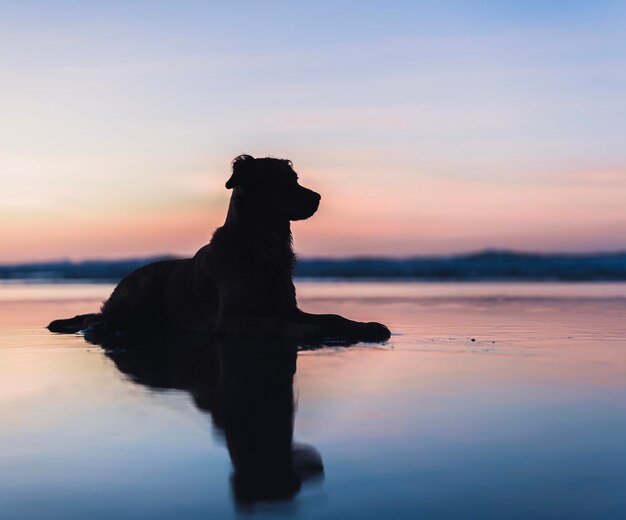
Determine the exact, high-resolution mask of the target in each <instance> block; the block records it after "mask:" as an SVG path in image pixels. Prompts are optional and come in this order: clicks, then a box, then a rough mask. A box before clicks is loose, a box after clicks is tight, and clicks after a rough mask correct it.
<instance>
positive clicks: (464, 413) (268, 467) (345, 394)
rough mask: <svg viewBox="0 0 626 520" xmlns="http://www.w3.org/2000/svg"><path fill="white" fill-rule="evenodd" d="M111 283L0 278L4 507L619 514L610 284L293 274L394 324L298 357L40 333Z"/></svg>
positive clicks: (625, 433)
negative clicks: (383, 335)
mask: <svg viewBox="0 0 626 520" xmlns="http://www.w3.org/2000/svg"><path fill="white" fill-rule="evenodd" d="M110 290H111V287H110V286H103V285H20V284H5V285H0V518H2V519H3V520H8V519H22V518H45V519H48V518H49V519H57V518H58V519H71V518H89V519H100V518H107V519H108V518H113V517H114V518H118V519H126V518H129V519H130V518H133V519H136V518H185V519H187V518H189V519H193V518H213V519H222V518H225V519H226V518H232V517H244V516H254V517H258V518H291V517H297V518H325V519H329V518H330V519H332V518H338V519H339V518H341V519H344V518H359V519H367V518H389V519H392V518H393V519H402V518H412V519H414V518H428V519H439V518H446V519H447V518H451V519H452V518H454V519H461V518H462V519H470V518H480V519H484V518H498V519H502V518H507V519H515V518H524V519H527V518H533V519H542V518H546V519H548V518H550V519H552V518H558V519H561V518H563V519H577V518H581V519H582V518H584V519H590V518H593V519H623V518H626V312H625V311H626V285H624V284H579V285H566V284H504V285H503V284H461V285H452V284H446V285H444V284H419V283H405V284H395V283H394V284H385V283H367V284H361V283H349V284H342V283H312V282H302V283H300V284H299V287H298V291H299V300H300V303H301V306H302V307H303V308H304V309H305V310H309V311H312V312H328V311H334V312H339V313H341V314H344V315H347V316H349V317H353V318H355V319H362V320H377V321H382V322H385V323H387V324H389V326H390V328H391V329H392V331H393V333H394V335H393V336H392V338H391V340H390V341H389V342H388V343H387V344H386V345H358V346H355V347H350V348H339V347H334V348H324V349H321V350H314V351H300V352H298V353H297V355H296V352H295V351H293V350H291V349H288V348H286V349H284V350H282V351H279V352H276V351H272V352H270V353H268V352H267V351H266V350H267V346H265V345H264V346H262V347H261V346H259V345H257V344H255V343H254V342H248V343H247V344H246V345H243V346H242V345H241V344H235V345H232V344H222V343H215V342H210V341H209V340H206V339H198V338H163V341H162V342H157V343H158V346H153V349H152V350H150V349H149V348H148V352H147V353H146V352H145V351H141V352H139V351H129V350H127V351H121V352H120V351H115V352H106V351H104V350H103V349H101V348H100V347H96V346H93V345H90V344H88V343H86V342H85V341H84V339H83V338H82V337H80V336H62V335H53V334H50V333H48V332H47V331H46V330H45V329H43V326H44V325H45V324H46V323H47V322H48V321H50V320H51V319H53V318H57V317H64V316H72V315H74V314H76V313H79V312H89V311H91V310H93V309H95V308H96V307H97V306H98V303H99V302H100V301H101V300H102V299H103V298H105V297H106V296H107V295H108V293H109V292H110ZM157 343H155V345H157ZM269 497H273V498H274V500H267V498H269Z"/></svg>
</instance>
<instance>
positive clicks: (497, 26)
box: [0, 2, 626, 262]
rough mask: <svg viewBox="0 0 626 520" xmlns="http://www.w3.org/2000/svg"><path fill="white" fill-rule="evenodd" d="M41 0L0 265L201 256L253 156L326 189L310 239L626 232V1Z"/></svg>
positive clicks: (586, 245) (13, 144)
mask: <svg viewBox="0 0 626 520" xmlns="http://www.w3.org/2000/svg"><path fill="white" fill-rule="evenodd" d="M28 5H29V4H28V2H25V3H24V4H22V3H17V4H14V5H11V6H7V7H3V8H2V9H3V12H2V13H0V14H2V18H3V20H6V21H7V22H8V24H7V28H6V30H4V31H3V32H2V36H1V38H2V41H3V42H4V43H5V45H4V48H5V49H10V52H9V51H7V52H4V53H2V52H0V84H2V93H1V95H0V113H2V118H0V180H1V181H2V184H1V187H2V190H0V219H1V222H2V224H1V225H0V262H17V261H30V260H50V259H59V258H72V259H82V258H95V257H136V256H144V255H152V254H164V253H173V254H181V255H189V254H192V253H193V252H194V251H195V250H197V249H198V248H199V247H200V246H202V245H203V244H205V243H206V242H207V241H208V239H209V237H210V235H211V233H212V232H213V230H214V229H215V228H216V227H217V226H219V225H221V224H222V222H223V219H224V215H225V212H226V208H227V203H228V196H229V193H228V192H227V190H225V188H224V182H225V180H226V179H227V178H228V175H229V163H230V161H231V159H232V158H233V157H235V156H236V155H239V154H241V153H249V154H252V155H255V156H266V155H272V156H276V157H283V158H289V159H291V160H292V161H293V162H294V165H295V167H296V170H297V171H298V172H299V174H300V177H301V179H302V182H303V184H305V185H308V186H310V187H311V188H313V189H316V190H318V191H320V192H321V193H322V196H323V200H322V205H321V207H320V211H319V212H318V214H317V215H315V216H314V217H313V218H312V219H311V220H310V221H307V222H303V223H298V224H297V225H295V226H294V235H295V245H296V250H297V252H298V253H299V254H301V255H302V256H349V255H389V256H406V255H413V254H416V255H419V254H443V253H457V252H467V251H475V250H479V249H483V248H512V249H518V250H532V251H572V252H573V251H576V252H577V251H598V250H601V251H609V250H625V249H626V238H625V234H624V229H626V147H624V142H626V124H625V123H624V121H626V98H625V94H624V93H625V92H626V72H625V71H626V51H625V50H624V49H626V42H625V41H624V39H625V36H624V31H623V30H621V25H620V24H621V22H622V21H623V20H624V19H625V18H626V17H625V16H624V12H623V9H621V8H619V7H618V6H613V7H610V6H608V5H607V6H600V5H599V4H594V5H592V4H589V5H587V6H581V5H578V4H577V5H574V4H571V5H569V4H567V3H563V4H562V5H561V4H559V6H558V8H557V6H554V7H553V8H550V9H548V8H546V9H539V8H535V7H532V6H528V5H526V4H525V3H524V4H523V5H522V4H520V5H519V6H518V5H517V4H516V3H510V4H509V3H507V5H506V7H504V6H501V7H497V6H492V7H490V8H489V9H486V8H485V9H482V10H481V9H476V8H473V7H471V6H469V4H468V6H464V5H465V4H462V3H461V4H459V5H455V6H454V7H449V8H448V9H447V10H445V12H440V10H439V8H437V7H433V6H430V7H426V6H425V5H422V4H419V3H403V2H400V3H398V4H397V5H396V6H395V7H394V8H393V9H389V10H387V11H385V16H383V17H382V18H381V13H380V12H379V10H377V8H375V5H374V4H372V5H370V4H369V3H367V2H366V3H359V9H345V10H341V9H337V8H335V9H331V7H329V6H318V7H316V8H315V9H313V8H312V7H310V6H309V7H304V6H301V7H298V8H296V7H293V8H286V7H285V6H282V7H281V6H274V5H273V4H272V5H268V6H265V7H264V8H263V9H261V8H260V7H254V6H252V5H251V6H249V10H250V13H249V15H250V16H247V17H245V19H243V20H242V18H241V17H240V16H239V13H238V12H236V10H234V9H227V8H225V7H211V8H209V7H207V6H202V5H201V4H194V8H193V9H189V10H186V11H181V10H180V9H178V8H176V6H174V5H173V4H172V5H171V6H166V5H161V4H159V7H158V8H153V7H152V6H151V4H150V3H143V2H136V3H133V4H132V6H131V5H128V6H124V5H123V4H116V6H115V7H113V6H110V7H106V6H103V7H102V9H100V10H98V11H97V12H95V11H92V10H89V9H88V8H87V7H86V6H82V7H81V6H76V5H74V4H67V5H66V4H65V3H64V2H58V3H56V2H55V5H54V8H53V7H52V6H44V5H39V6H38V8H37V9H29V8H28ZM256 10H258V12H256ZM261 19H262V20H265V23H261V24H259V23H257V21H258V20H261ZM302 19H306V20H307V24H305V26H303V25H302V24H301V20H302ZM235 33H236V34H237V38H233V37H232V35H233V34H235ZM322 35H323V37H322Z"/></svg>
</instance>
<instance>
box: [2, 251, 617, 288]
mask: <svg viewBox="0 0 626 520" xmlns="http://www.w3.org/2000/svg"><path fill="white" fill-rule="evenodd" d="M171 258H174V257H171V256H162V257H152V258H137V259H128V260H87V261H82V262H70V261H61V262H42V263H31V264H16V265H0V279H4V280H29V281H33V282H34V281H60V282H62V281H66V282H71V281H96V282H115V281H118V280H119V279H120V278H122V277H123V276H125V275H126V274H128V273H130V272H131V271H133V270H134V269H137V268H138V267H140V266H142V265H144V264H147V263H149V262H154V261H156V260H162V259H171ZM295 276H296V277H299V278H315V279H354V280H358V279H382V280H394V279H396V280H401V279H413V280H428V281H498V280H500V281H505V280H528V281H530V280H538V281H551V280H556V281H618V280H623V281H626V252H621V253H597V254H536V253H516V252H510V251H484V252H481V253H476V254H467V255H454V256H436V257H412V258H403V259H395V258H382V257H368V258H365V257H363V258H343V259H330V258H310V259H306V258H301V259H299V260H298V263H297V266H296V272H295Z"/></svg>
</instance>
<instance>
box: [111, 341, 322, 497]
mask: <svg viewBox="0 0 626 520" xmlns="http://www.w3.org/2000/svg"><path fill="white" fill-rule="evenodd" d="M124 341H126V342H127V343H122V344H118V345H115V347H120V346H121V347H124V348H114V349H110V350H107V356H108V357H109V358H111V359H112V360H113V362H114V363H115V366H116V367H117V368H118V369H119V370H120V371H121V372H123V373H124V374H126V375H128V376H129V377H130V378H131V379H132V381H134V382H136V383H138V384H142V385H145V386H148V387H150V388H174V389H180V390H185V391H187V392H189V393H190V394H191V396H192V397H193V400H194V402H195V404H196V406H197V407H198V408H199V409H200V410H202V411H204V412H208V413H210V414H211V416H212V418H213V423H214V424H215V426H216V427H218V428H219V429H220V430H221V431H223V433H224V437H225V439H226V445H227V447H228V452H229V454H230V458H231V461H232V464H233V468H234V472H233V476H232V480H231V482H232V489H233V494H234V496H235V500H236V501H237V503H238V504H240V505H245V504H253V503H254V502H257V501H259V500H287V499H290V498H293V497H294V496H295V495H296V494H297V493H298V491H299V489H300V486H301V484H302V482H303V481H305V480H308V479H311V478H315V477H318V478H320V477H322V476H323V472H324V470H323V466H322V459H321V457H320V455H319V453H318V452H317V451H316V450H315V448H313V447H312V446H307V445H298V444H294V443H293V426H294V395H293V377H294V374H295V371H296V357H297V350H296V347H295V346H294V345H286V344H284V343H283V342H278V341H274V342H269V341H267V340H266V341H265V342H261V343H259V342H258V341H255V342H254V343H253V344H252V343H251V342H250V340H247V341H246V340H243V339H233V338H231V339H228V340H226V339H222V340H214V341H211V340H209V339H207V338H206V337H202V336H195V337H191V338H189V337H187V338H182V339H181V338H180V337H178V338H172V340H171V343H170V342H169V341H167V340H159V341H156V342H155V341H150V342H148V341H146V340H143V341H142V342H139V343H138V342H130V340H129V339H125V340H124ZM106 346H107V345H106V344H105V347H106ZM108 346H111V345H108Z"/></svg>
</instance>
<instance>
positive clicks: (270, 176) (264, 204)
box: [226, 155, 321, 220]
mask: <svg viewBox="0 0 626 520" xmlns="http://www.w3.org/2000/svg"><path fill="white" fill-rule="evenodd" d="M226 187H227V188H228V189H231V188H234V189H235V193H236V195H237V196H238V197H239V198H241V199H242V200H245V201H246V205H247V206H248V207H251V208H253V209H254V211H255V213H257V214H259V216H261V215H265V216H269V217H273V218H277V219H284V220H304V219H307V218H309V217H310V216H312V215H313V214H314V213H315V212H316V211H317V208H318V206H319V203H320V199H321V196H320V195H319V194H318V193H315V192H314V191H313V190H309V189H308V188H305V187H304V186H300V184H298V175H297V174H296V172H295V171H294V170H293V167H292V164H291V161H287V160H285V159H273V158H271V157H264V158H262V159H255V158H254V157H252V156H250V155H240V156H239V157H235V159H234V160H233V174H232V176H231V177H230V179H228V182H227V183H226Z"/></svg>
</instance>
